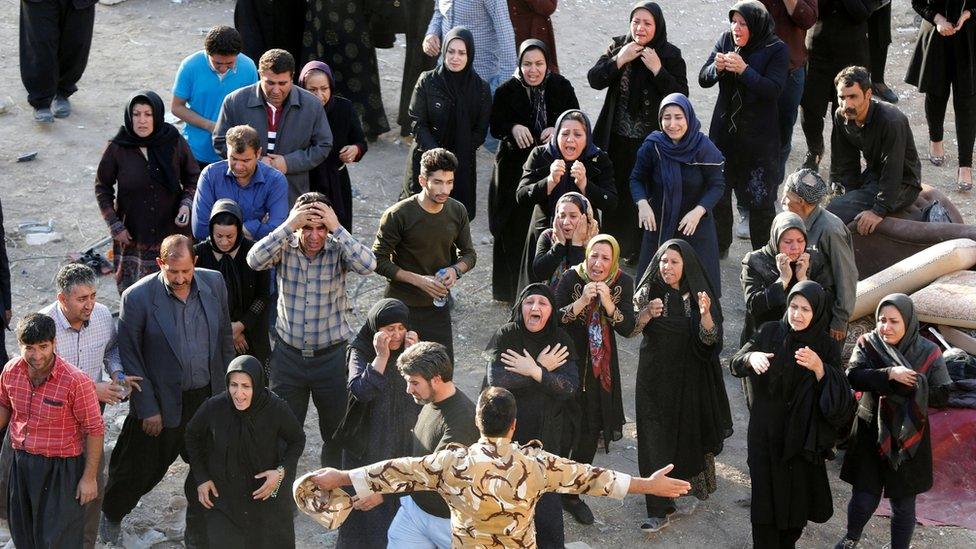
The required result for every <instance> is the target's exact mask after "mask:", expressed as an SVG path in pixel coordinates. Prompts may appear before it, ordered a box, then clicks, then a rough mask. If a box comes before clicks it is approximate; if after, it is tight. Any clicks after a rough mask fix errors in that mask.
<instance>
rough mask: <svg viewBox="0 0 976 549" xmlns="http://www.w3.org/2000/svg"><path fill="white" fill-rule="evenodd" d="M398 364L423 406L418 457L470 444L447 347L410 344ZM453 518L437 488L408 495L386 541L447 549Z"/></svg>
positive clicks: (470, 413)
mask: <svg viewBox="0 0 976 549" xmlns="http://www.w3.org/2000/svg"><path fill="white" fill-rule="evenodd" d="M462 210H463V208H462ZM397 368H398V369H399V371H400V375H402V376H403V377H404V378H405V379H406V380H407V392H408V393H410V395H412V396H413V399H414V400H415V401H416V402H417V403H418V404H423V405H424V407H423V408H422V409H421V410H420V415H419V416H417V425H416V426H415V427H414V429H413V434H414V439H413V441H414V442H413V452H412V453H413V455H414V456H425V455H427V454H432V453H434V452H438V451H440V450H443V449H444V448H445V447H447V445H448V444H450V443H452V442H455V443H458V444H461V445H464V446H468V445H471V444H474V443H475V442H477V441H478V436H479V435H478V428H477V427H476V426H475V422H474V416H475V406H474V403H473V402H471V399H470V398H468V397H467V395H465V394H464V393H462V392H461V391H460V390H459V389H458V388H457V387H456V386H455V385H454V381H452V380H453V379H454V365H453V364H452V362H451V359H450V358H449V357H448V356H447V349H445V348H444V346H443V345H441V344H440V343H431V342H427V341H421V342H420V343H416V344H414V345H411V346H410V348H408V349H407V350H406V351H404V352H403V354H401V355H400V358H398V359H397ZM376 496H379V494H376ZM374 497H375V496H374ZM380 497H382V496H380ZM450 517H451V512H450V509H449V508H448V506H447V503H446V502H445V501H444V498H442V497H441V496H440V495H439V494H438V493H437V492H415V493H413V494H411V495H409V496H404V497H403V498H402V499H400V509H399V510H398V511H397V514H396V517H394V519H393V522H392V523H391V524H390V529H389V532H388V534H387V536H388V539H387V542H388V545H389V546H390V547H437V548H438V549H448V548H449V547H450V546H451V518H450Z"/></svg>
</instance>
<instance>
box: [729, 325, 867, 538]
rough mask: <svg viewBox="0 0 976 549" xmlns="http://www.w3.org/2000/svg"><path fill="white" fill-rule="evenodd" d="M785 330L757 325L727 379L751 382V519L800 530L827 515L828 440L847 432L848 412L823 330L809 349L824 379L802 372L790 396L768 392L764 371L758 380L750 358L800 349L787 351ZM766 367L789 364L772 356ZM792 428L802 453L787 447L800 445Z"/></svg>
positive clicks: (847, 391)
mask: <svg viewBox="0 0 976 549" xmlns="http://www.w3.org/2000/svg"><path fill="white" fill-rule="evenodd" d="M788 331H789V327H788V326H787V325H786V324H785V323H784V322H782V321H776V322H767V323H765V324H763V325H762V326H761V327H760V329H759V331H758V332H756V333H755V334H753V336H752V337H751V338H750V339H749V341H747V342H746V344H745V345H744V346H743V347H742V348H741V349H740V350H739V352H738V353H736V355H735V356H734V357H733V358H732V362H731V369H732V374H733V375H734V376H736V377H744V378H748V379H750V380H751V381H752V386H753V387H754V389H755V392H754V402H753V408H752V413H751V414H750V416H749V433H748V435H747V440H748V453H749V476H750V477H751V479H752V505H751V506H750V507H751V514H752V522H753V523H755V524H763V525H773V526H775V527H776V528H777V529H780V530H785V529H788V528H803V527H804V526H805V525H806V523H807V521H808V520H812V521H814V522H826V521H827V519H829V518H830V517H831V515H832V514H833V512H834V505H833V499H832V498H831V494H830V482H829V481H828V479H827V469H826V467H825V466H824V460H825V459H828V458H830V457H832V450H831V449H832V447H833V444H834V442H835V441H836V440H837V439H838V438H839V437H840V436H841V435H843V434H845V433H846V432H847V431H846V430H847V429H849V428H850V419H851V416H852V414H853V409H854V397H853V395H852V393H851V388H850V385H848V383H847V379H846V378H845V376H844V372H843V370H842V367H841V357H840V348H839V346H838V345H836V344H835V343H834V342H833V341H832V340H831V339H830V337H829V336H828V335H827V334H826V333H824V334H823V337H821V338H820V339H819V340H818V341H816V342H815V343H813V344H810V345H809V346H810V348H811V349H812V350H813V351H814V352H815V353H817V356H819V357H820V360H821V361H823V364H824V377H823V378H822V379H820V380H819V381H817V379H816V377H815V376H814V375H813V373H812V372H809V371H806V370H804V371H803V372H802V373H801V374H800V375H799V378H800V381H799V382H797V383H796V387H795V389H794V390H793V391H792V392H790V393H789V396H786V395H784V394H783V393H781V392H779V391H775V390H772V387H771V383H770V381H771V377H770V375H769V371H767V373H766V374H763V375H757V374H756V373H755V371H754V370H753V369H752V368H751V367H750V366H749V363H748V355H749V354H750V353H753V352H763V353H773V354H774V355H778V356H780V357H782V356H783V355H786V354H789V353H794V352H796V347H797V345H804V344H803V343H798V344H796V345H794V346H793V348H789V349H788V348H786V346H787V345H786V344H785V342H784V340H785V338H786V336H787V332H788ZM771 362H772V364H771V366H770V368H776V367H783V366H787V365H786V364H783V363H780V362H778V361H777V360H776V357H774V358H773V359H772V360H771ZM788 367H792V368H800V366H795V365H792V364H790V365H788ZM804 427H806V428H804ZM791 430H795V431H796V432H798V433H799V436H800V437H802V440H806V441H807V446H806V447H805V448H804V449H805V451H799V450H800V448H799V447H796V445H795V443H793V444H791V443H790V442H788V441H789V440H798V439H795V438H794V437H791V436H790V431H791ZM811 450H812V451H811Z"/></svg>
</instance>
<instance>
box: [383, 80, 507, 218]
mask: <svg viewBox="0 0 976 549" xmlns="http://www.w3.org/2000/svg"><path fill="white" fill-rule="evenodd" d="M481 84H482V86H481V93H480V95H479V96H478V97H468V98H465V99H466V100H467V101H470V102H471V105H472V107H471V108H469V109H468V112H470V113H472V119H471V120H468V121H461V120H458V121H457V128H458V129H459V131H460V130H461V129H466V130H468V131H470V132H471V139H470V143H471V145H472V147H471V150H468V151H451V152H452V153H454V154H455V156H457V160H458V169H457V171H456V172H454V190H453V191H452V192H451V197H452V198H454V199H455V200H458V201H459V202H461V203H462V204H464V207H465V209H467V210H468V219H469V220H473V219H474V216H475V196H476V194H475V187H476V185H477V175H478V167H477V163H476V159H475V151H477V149H478V147H480V146H481V144H482V143H484V142H485V136H486V135H487V132H488V120H489V117H490V116H491V89H490V88H489V87H488V84H487V83H485V82H484V81H483V80H482V82H481ZM453 115H454V101H453V100H452V99H451V95H450V92H449V91H448V89H447V86H446V84H445V83H444V80H442V79H441V78H439V77H438V76H437V73H436V69H435V70H432V71H427V72H425V73H423V74H421V75H420V78H418V79H417V86H416V87H414V89H413V97H412V98H411V99H410V119H411V120H412V121H413V136H414V142H413V145H411V146H410V153H409V154H408V155H407V169H406V172H405V173H404V177H403V192H402V193H401V194H400V198H401V199H402V198H407V197H409V196H410V195H412V194H415V193H417V192H420V182H419V181H417V176H418V175H420V156H421V155H422V154H423V153H424V151H428V150H430V149H433V148H436V147H440V146H441V143H444V142H445V132H446V131H447V128H448V127H449V126H450V124H449V123H448V120H449V118H450V117H451V116H453Z"/></svg>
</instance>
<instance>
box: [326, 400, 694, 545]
mask: <svg viewBox="0 0 976 549" xmlns="http://www.w3.org/2000/svg"><path fill="white" fill-rule="evenodd" d="M475 420H476V422H477V424H478V429H479V430H480V431H481V439H480V440H479V441H478V442H476V443H474V444H472V445H471V446H468V447H464V446H461V445H458V444H452V445H449V446H448V447H447V448H446V449H444V450H442V451H440V452H436V453H434V454H430V455H427V456H424V457H417V458H398V459H392V460H387V461H381V462H379V463H374V464H373V465H369V466H367V467H363V468H360V469H353V470H351V471H338V470H335V469H328V468H327V469H322V470H320V471H319V472H318V473H317V474H316V475H315V476H313V477H312V481H313V482H314V483H315V484H316V485H317V486H318V487H319V488H320V489H322V490H332V489H335V488H338V487H341V486H348V485H352V486H353V487H354V488H355V490H356V495H357V496H360V497H362V496H366V495H369V494H371V493H373V492H379V493H386V494H389V493H404V492H411V491H415V490H433V491H436V492H438V493H439V494H440V495H441V496H442V497H443V498H444V499H445V500H446V501H447V504H448V506H449V507H450V508H451V529H452V531H453V538H454V547H469V546H472V547H473V546H478V547H483V546H484V547H535V545H536V544H535V526H534V524H533V517H534V515H535V506H536V503H537V502H538V501H539V498H540V497H541V496H542V494H543V493H545V492H558V493H562V494H586V495H590V496H609V497H613V498H617V499H623V497H624V496H625V495H626V494H653V495H657V496H662V497H678V496H680V495H682V494H685V493H687V492H688V490H689V489H690V485H689V484H688V483H687V482H685V481H683V480H677V479H672V478H669V477H667V476H666V475H667V473H668V471H670V470H671V469H672V467H673V466H672V465H668V466H667V467H665V468H663V469H661V470H659V471H657V472H655V473H654V474H653V475H651V476H650V477H649V478H639V477H631V476H630V475H627V474H624V473H620V472H617V471H611V470H608V469H602V468H600V467H593V466H592V465H587V464H583V463H576V462H575V461H571V460H568V459H565V458H562V457H559V456H556V455H554V454H550V453H548V452H545V451H543V450H542V444H541V443H539V442H538V441H531V442H529V443H528V444H525V445H523V446H521V447H519V446H517V445H514V444H512V434H513V433H514V432H515V397H514V396H512V393H510V392H508V390H506V389H502V388H500V387H491V388H488V389H486V390H485V391H484V392H483V393H481V398H480V399H479V400H478V409H477V415H476V418H475Z"/></svg>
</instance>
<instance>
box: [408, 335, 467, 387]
mask: <svg viewBox="0 0 976 549" xmlns="http://www.w3.org/2000/svg"><path fill="white" fill-rule="evenodd" d="M397 369H398V370H399V371H400V375H404V376H420V377H422V378H424V379H425V380H427V381H430V380H432V379H434V377H435V376H439V377H440V378H441V381H444V382H448V381H451V380H453V379H454V365H453V364H451V356H450V355H449V354H447V347H445V346H443V345H441V344H440V343H435V342H433V341H421V342H419V343H414V344H413V345H411V346H410V347H409V348H407V350H406V351H403V353H402V354H401V355H400V357H399V358H397Z"/></svg>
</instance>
